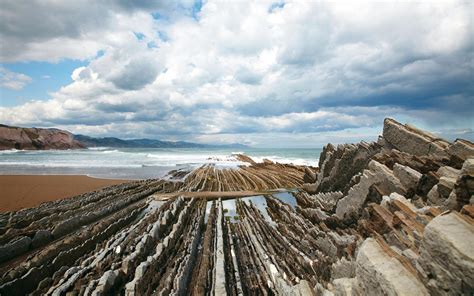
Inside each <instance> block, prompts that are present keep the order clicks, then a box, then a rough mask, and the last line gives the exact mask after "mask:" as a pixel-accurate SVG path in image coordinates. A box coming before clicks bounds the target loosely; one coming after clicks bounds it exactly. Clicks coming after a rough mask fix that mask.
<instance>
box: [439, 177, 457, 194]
mask: <svg viewBox="0 0 474 296" xmlns="http://www.w3.org/2000/svg"><path fill="white" fill-rule="evenodd" d="M454 185H456V179H454V178H448V177H441V178H440V179H439V183H438V185H437V186H438V193H439V196H440V197H441V198H443V199H446V198H448V197H449V194H450V193H451V191H452V190H453V189H454Z"/></svg>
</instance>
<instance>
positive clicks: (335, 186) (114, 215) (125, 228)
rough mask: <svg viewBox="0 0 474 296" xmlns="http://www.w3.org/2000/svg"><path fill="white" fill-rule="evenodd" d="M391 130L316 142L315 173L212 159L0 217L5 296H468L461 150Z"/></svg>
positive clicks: (466, 190)
mask: <svg viewBox="0 0 474 296" xmlns="http://www.w3.org/2000/svg"><path fill="white" fill-rule="evenodd" d="M388 125H391V127H389V129H388V131H386V133H385V134H386V135H388V136H387V138H385V137H381V138H379V142H378V144H377V143H365V142H361V143H358V144H345V145H338V146H337V147H334V146H333V145H330V144H329V145H327V146H325V147H324V149H323V153H322V154H321V157H320V168H321V170H320V171H319V172H318V173H317V177H315V174H314V173H313V172H312V171H311V170H309V169H305V167H302V166H295V165H289V164H285V165H283V164H278V163H273V162H265V163H254V164H252V163H249V165H244V166H240V167H238V168H232V169H229V168H219V167H218V166H215V165H212V164H210V165H204V166H202V167H199V168H197V169H194V170H192V171H190V172H185V173H183V172H182V171H181V172H180V171H175V172H173V173H170V176H169V177H167V178H166V180H144V181H137V182H132V183H128V184H124V185H116V186H112V187H109V188H106V189H101V190H98V191H96V192H91V193H86V194H83V195H80V196H76V197H73V198H70V199H65V200H60V201H54V202H48V203H44V204H42V205H41V206H39V207H37V208H33V209H24V210H21V211H17V212H11V213H6V214H1V213H0V248H3V250H5V248H8V247H9V246H11V245H12V244H14V243H15V242H16V241H17V240H22V241H23V242H25V243H26V244H25V245H27V246H28V247H27V248H26V247H23V249H22V251H21V253H15V254H13V255H11V258H9V259H7V260H5V261H4V262H2V264H1V266H0V294H2V295H4V294H5V295H16V294H21V295H22V294H31V295H51V294H53V295H91V294H101V295H106V294H117V295H150V294H155V295H187V294H195V295H208V294H209V295H212V294H216V295H217V294H219V295H220V294H228V295H264V294H266V295H312V294H313V295H334V294H335V295H348V294H349V295H350V294H354V295H367V294H368V295H374V294H377V295H378V294H385V295H395V294H409V295H415V294H416V295H418V294H421V295H423V294H427V293H428V290H429V292H430V293H432V294H459V293H462V292H464V293H465V294H469V293H471V294H472V285H471V283H472V282H473V278H472V274H474V273H473V271H472V268H473V266H474V264H473V263H472V258H471V257H473V256H472V248H469V247H471V246H472V245H473V242H472V237H473V235H472V225H473V223H474V222H472V221H473V220H472V218H473V217H474V207H473V205H472V204H473V203H474V197H473V194H474V159H472V158H473V156H471V154H470V152H469V151H470V150H469V147H470V146H469V145H470V144H469V143H468V142H466V143H467V144H466V143H464V142H460V143H454V144H452V145H447V144H446V143H444V142H443V141H440V140H438V139H436V138H435V137H433V136H430V135H428V134H426V133H424V132H421V131H418V130H416V129H415V128H413V127H410V126H402V125H400V124H398V123H396V124H394V123H393V122H390V121H389V123H388ZM390 128H391V129H392V130H390ZM391 136H394V137H395V138H396V139H398V138H397V137H402V136H403V137H405V139H404V140H405V141H408V142H411V143H392V142H390V141H389V140H390V139H391V138H390V137H391ZM420 143H421V144H420ZM464 144H465V145H464ZM396 145H398V146H396ZM400 145H401V146H400ZM414 145H415V146H417V145H418V146H420V147H415V148H416V149H418V148H420V149H425V148H426V147H428V149H433V150H430V151H428V153H427V154H423V155H417V154H416V153H419V151H418V152H416V151H415V152H414V151H411V152H410V150H411V149H412V148H413V146H414ZM433 145H434V146H433ZM460 145H461V146H460ZM462 145H464V146H462ZM466 145H467V147H468V148H466V147H465V146H466ZM433 147H434V148H433ZM400 149H401V150H404V151H401V150H400ZM440 149H441V150H442V151H441V150H440ZM450 149H451V151H454V152H449V151H448V150H450ZM459 151H461V152H459ZM466 151H467V152H466ZM461 157H465V159H466V160H465V161H463V159H461ZM173 176H177V177H178V178H174V177H173ZM304 182H310V183H305V185H303V183H304ZM301 187H303V188H305V189H307V190H308V191H309V192H311V193H312V194H308V193H307V192H305V191H303V190H301ZM277 188H291V190H289V191H288V196H286V195H285V196H284V195H280V194H277V193H274V191H273V190H272V189H277ZM187 191H199V192H196V193H193V194H191V193H189V192H187ZM209 191H211V192H209ZM223 191H241V192H235V196H242V195H246V194H247V193H246V192H248V191H252V192H249V194H250V193H251V194H252V195H253V194H263V195H262V196H253V197H248V198H247V197H246V198H241V199H237V200H234V201H232V199H233V198H234V197H235V196H234V195H233V193H229V192H227V193H220V192H223ZM257 191H260V192H257ZM242 192H245V194H242ZM290 192H291V193H290ZM291 195H292V196H293V197H294V199H295V200H291V199H292V196H291ZM185 196H186V197H185ZM219 198H221V200H219ZM229 198H230V200H224V199H229ZM206 200H207V201H206ZM217 200H219V201H217ZM216 201H217V206H216ZM295 201H296V205H295V203H294V202H295ZM232 203H233V204H232ZM223 207H225V208H226V209H229V211H223V210H222V209H223ZM446 208H449V209H455V210H461V213H462V215H461V214H459V213H458V212H453V213H450V214H448V215H446V213H447V212H445V213H444V214H443V215H442V213H443V211H445V209H446ZM232 215H235V216H234V217H232ZM440 215H441V216H440ZM451 215H455V217H454V218H452V217H451ZM445 217H450V218H449V219H448V220H449V221H446V219H447V218H445ZM458 220H460V221H461V222H462V223H461V222H460V221H458ZM440 221H441V222H440ZM31 238H32V239H31ZM53 239H54V240H53ZM466 245H467V246H468V247H467V246H466ZM29 251H31V254H30V253H28V252H29ZM1 256H5V255H4V253H3V252H0V257H1ZM466 258H467V259H466ZM10 259H11V260H10Z"/></svg>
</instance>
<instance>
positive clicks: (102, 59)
mask: <svg viewBox="0 0 474 296" xmlns="http://www.w3.org/2000/svg"><path fill="white" fill-rule="evenodd" d="M31 5H32V7H33V8H30V9H27V7H26V6H25V5H23V4H21V3H18V1H15V2H13V1H12V2H10V1H7V3H6V5H5V6H4V7H2V8H1V11H2V15H3V16H5V17H6V18H5V19H7V20H8V21H7V22H4V23H3V24H2V26H3V27H0V34H1V36H0V37H1V38H2V40H7V41H8V42H6V43H5V44H7V45H6V47H5V50H3V48H2V53H1V54H0V56H1V58H2V59H3V60H6V61H24V60H46V61H56V60H60V59H61V58H80V59H88V62H87V64H86V65H85V66H84V67H80V68H78V69H76V70H74V72H73V73H72V75H71V77H72V79H73V81H72V83H70V84H68V85H65V86H63V87H62V88H61V89H59V90H57V91H56V92H54V93H52V94H51V99H50V100H48V101H43V102H41V101H35V102H29V103H26V104H24V105H21V106H16V107H11V108H3V109H2V110H0V111H2V112H0V121H2V122H6V123H10V124H22V125H33V124H34V125H43V126H44V125H50V126H58V125H59V126H65V127H68V128H70V129H71V130H73V131H81V132H90V133H91V134H96V135H117V133H119V134H120V135H122V136H126V137H138V136H140V137H152V138H179V139H194V140H198V141H204V140H206V139H207V140H213V141H214V140H215V141H217V140H218V139H219V135H222V137H224V135H225V137H224V138H225V139H226V141H231V142H235V141H241V142H242V141H247V140H248V141H250V142H254V143H257V144H258V145H265V141H266V142H267V143H270V141H271V138H270V137H266V136H264V135H265V134H269V135H270V134H271V135H275V134H281V135H286V136H285V137H286V138H285V139H288V141H294V142H292V144H294V143H296V144H298V143H299V144H300V145H303V144H305V142H306V140H305V136H304V135H305V134H307V135H313V136H312V137H313V138H314V137H315V136H314V135H316V134H318V133H321V134H324V135H325V136H326V137H328V139H330V135H331V133H332V134H334V135H336V134H338V135H341V137H342V135H345V136H347V139H353V138H355V137H350V136H349V135H348V134H347V133H345V132H343V131H348V130H359V131H360V130H364V131H365V132H364V133H372V134H371V136H372V137H374V136H376V130H377V131H379V130H380V127H381V124H382V120H383V117H385V116H392V117H395V118H397V119H400V120H402V121H408V122H411V123H415V124H419V125H422V126H425V127H426V128H428V129H431V130H434V131H440V133H442V134H443V135H446V134H449V133H453V134H454V133H455V131H459V130H465V129H466V128H471V127H472V126H473V120H472V114H471V113H472V112H470V110H471V108H470V106H472V103H473V102H474V87H473V84H472V81H471V80H472V73H473V71H474V69H473V68H474V65H473V64H472V59H473V58H474V54H473V49H474V48H473V45H472V40H473V37H474V36H473V35H474V34H473V30H472V29H471V25H472V11H473V10H474V9H473V4H472V3H470V2H463V1H450V2H448V1H446V2H440V3H430V2H417V3H410V4H407V3H378V2H356V3H352V4H350V5H348V4H347V3H344V4H343V3H338V2H318V3H316V2H315V3H312V2H298V1H295V2H293V1H285V3H283V2H275V1H251V2H248V3H247V2H246V3H244V2H239V1H234V2H230V3H223V2H220V1H213V0H209V1H207V2H205V3H203V5H202V8H201V9H200V11H196V10H195V8H194V7H195V3H194V2H193V1H191V2H180V3H177V4H170V2H166V1H165V2H148V1H133V2H129V1H105V2H100V3H97V2H95V1H94V2H90V3H88V4H87V5H84V4H71V3H68V2H64V3H63V2H56V1H54V2H32V4H31ZM34 11H37V12H36V13H37V15H38V19H36V16H31V17H30V14H32V13H33V12H34ZM104 11H107V13H104ZM40 18H44V22H42V23H41V24H39V25H38V26H34V25H33V23H32V22H35V19H36V20H37V21H38V22H39V19H40ZM53 27H54V28H53ZM39 31H41V32H39ZM137 36H139V38H138V37H137ZM163 36H166V38H163ZM150 45H152V46H150ZM84 49H86V50H84ZM98 50H101V52H102V54H100V55H97V51H98ZM49 109H51V110H52V112H48V113H47V114H46V112H39V111H38V110H49ZM4 111H7V112H4ZM137 130H139V131H140V132H139V133H137ZM467 134H468V136H469V133H467ZM233 135H234V136H233ZM246 137H247V138H246ZM313 138H312V139H313ZM246 139H247V140H246ZM291 139H293V140H291ZM337 139H339V138H337ZM318 141H319V140H318ZM296 144H294V145H296Z"/></svg>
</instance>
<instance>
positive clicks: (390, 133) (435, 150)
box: [383, 118, 448, 155]
mask: <svg viewBox="0 0 474 296" xmlns="http://www.w3.org/2000/svg"><path fill="white" fill-rule="evenodd" d="M383 138H384V140H385V141H387V142H388V143H390V144H391V145H392V146H394V147H395V148H396V149H398V150H400V151H403V152H407V153H410V154H413V155H429V154H440V155H443V154H446V153H445V152H444V149H446V147H447V146H448V143H447V142H446V141H445V140H443V139H440V138H438V137H436V136H433V135H431V134H429V133H427V132H423V131H420V130H418V129H416V128H414V127H412V126H409V125H402V124H400V123H398V122H396V121H395V120H393V119H390V118H387V119H385V121H384V125H383Z"/></svg>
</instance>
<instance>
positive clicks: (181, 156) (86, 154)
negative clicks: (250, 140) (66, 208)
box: [0, 147, 321, 179]
mask: <svg viewBox="0 0 474 296" xmlns="http://www.w3.org/2000/svg"><path fill="white" fill-rule="evenodd" d="M320 152H321V149H319V148H311V149H306V148H305V149H303V148H301V149H298V148H286V149H281V148H244V149H239V151H237V150H235V149H219V148H215V149H201V148H179V149H178V148H171V149H170V148H108V147H97V148H89V149H81V150H43V151H24V150H5V151H0V174H1V175H53V174H60V175H88V176H91V177H97V178H110V179H144V178H160V177H163V176H164V175H166V173H167V172H169V171H171V170H176V169H193V168H196V167H199V166H201V165H203V164H206V163H213V164H215V165H216V166H219V167H236V166H237V165H239V164H243V163H241V162H239V161H237V160H236V158H235V155H236V154H245V155H247V156H250V157H251V158H253V159H254V160H255V161H257V162H261V161H263V159H265V158H266V159H269V160H272V161H275V162H280V163H293V164H297V165H309V166H317V164H318V161H319V154H320Z"/></svg>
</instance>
